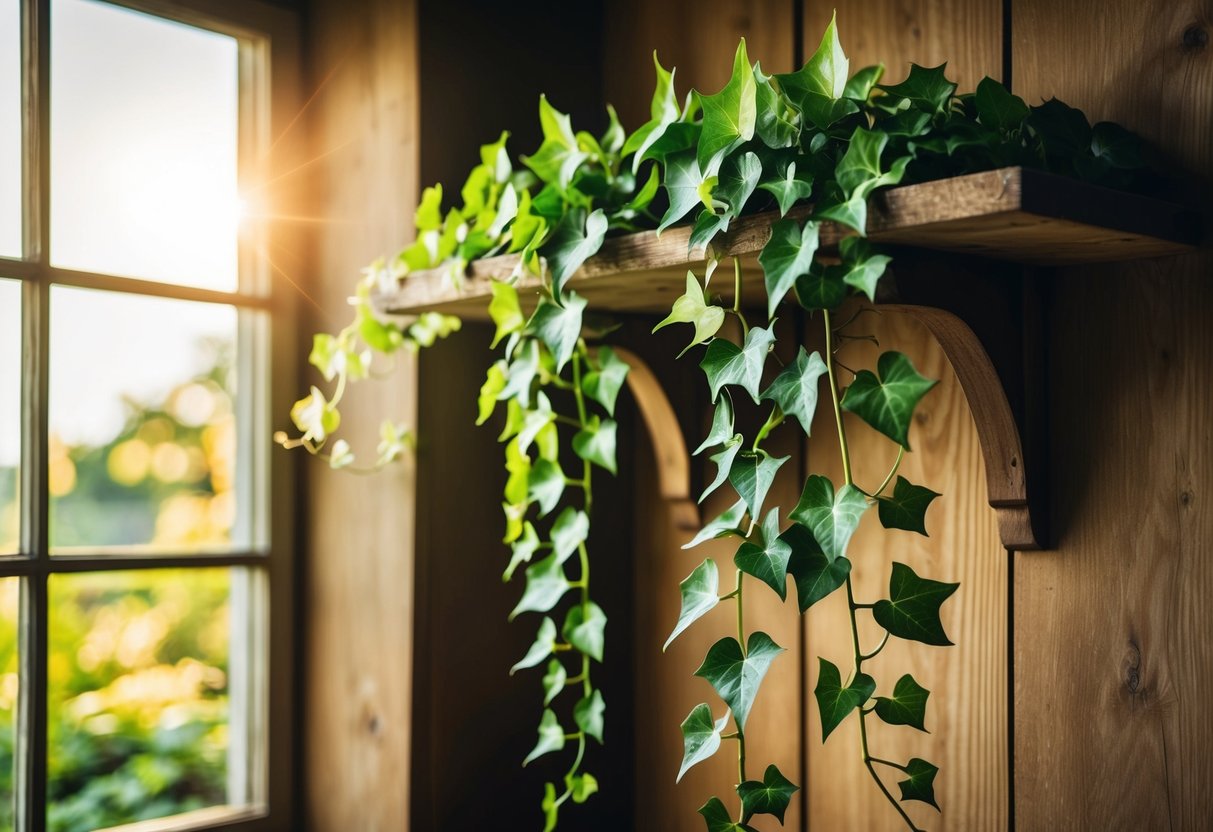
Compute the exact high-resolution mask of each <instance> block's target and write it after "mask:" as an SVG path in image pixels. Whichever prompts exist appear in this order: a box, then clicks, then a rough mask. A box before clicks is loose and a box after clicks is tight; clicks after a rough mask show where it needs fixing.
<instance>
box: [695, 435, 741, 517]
mask: <svg viewBox="0 0 1213 832" xmlns="http://www.w3.org/2000/svg"><path fill="white" fill-rule="evenodd" d="M744 439H745V437H743V436H742V435H741V434H740V433H738V434H736V435H735V436H733V438H732V439H729V440H728V441H726V442H725V443H724V446H723V447H722V448H721V449H720V452H719V453H715V454H712V456H710V457H708V458H709V459H710V460H712V462H714V463H716V478H715V479H714V480H712V481H711V482H710V483H709V484H708V487H707V488H705V489H704V490H703V493H702V494H700V495H699V502H700V503H702V502H703V501H704V500H706V499H707V497H708V495H709V494H711V493H712V492H713V491H715V490H716V489H717V488H719V487H720V486H721V485H723V484H724V481H725V480H727V479H728V478H729V472H730V471H731V470H732V469H733V460H735V459H736V458H737V454H738V452H739V451H740V450H741V445H742V442H743V440H744Z"/></svg>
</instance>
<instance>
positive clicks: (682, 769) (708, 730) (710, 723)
mask: <svg viewBox="0 0 1213 832" xmlns="http://www.w3.org/2000/svg"><path fill="white" fill-rule="evenodd" d="M728 722H729V712H728V711H725V714H724V716H722V717H721V718H720V719H718V720H713V719H712V709H711V708H710V707H708V706H707V704H700V705H696V706H695V707H694V708H692V709H691V712H690V713H689V714H687V718H686V719H684V720H683V721H682V725H681V726H680V727H681V728H682V765H681V766H679V768H678V776H677V777H676V778H674V782H675V783H678V782H681V781H682V775H684V774H686V773H687V769H689V768H690V767H691V766H693V765H695V764H696V763H702V762H703V761H704V760H706V759H707V758H708V757H711V756H712V755H713V754H715V753H716V751H717V750H718V749H719V748H720V732H721V731H723V730H724V726H725V725H727V724H728Z"/></svg>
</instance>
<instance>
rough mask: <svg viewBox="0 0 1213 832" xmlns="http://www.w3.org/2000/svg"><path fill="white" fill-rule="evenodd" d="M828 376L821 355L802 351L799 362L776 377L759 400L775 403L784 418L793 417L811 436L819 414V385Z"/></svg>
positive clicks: (801, 348)
mask: <svg viewBox="0 0 1213 832" xmlns="http://www.w3.org/2000/svg"><path fill="white" fill-rule="evenodd" d="M825 373H826V364H825V362H824V361H822V359H821V355H820V354H819V353H817V352H814V353H812V354H811V355H810V354H808V353H806V352H805V351H804V347H800V349H799V351H798V352H797V354H796V360H795V361H793V362H792V363H791V364H789V365H787V366H786V367H784V368H783V370H782V371H780V373H779V375H777V376H775V379H774V381H772V382H771V384H770V386H769V387H767V389H766V390H764V391H763V392H762V396H761V397H760V398H762V399H763V401H770V402H775V404H777V405H778V406H779V409H780V410H781V411H782V412H783V413H784V415H785V416H792V417H794V418H795V419H796V421H798V422H800V426H801V428H803V429H804V432H805V435H806V436H808V435H809V434H810V433H811V432H812V431H811V428H812V426H813V414H815V413H816V412H817V392H818V391H817V388H818V384H819V382H820V380H821V377H822V376H823V375H824V374H825Z"/></svg>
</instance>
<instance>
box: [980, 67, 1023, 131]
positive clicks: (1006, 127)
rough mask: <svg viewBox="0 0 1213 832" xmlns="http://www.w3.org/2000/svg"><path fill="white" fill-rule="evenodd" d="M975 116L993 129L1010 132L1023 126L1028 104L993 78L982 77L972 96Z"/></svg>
mask: <svg viewBox="0 0 1213 832" xmlns="http://www.w3.org/2000/svg"><path fill="white" fill-rule="evenodd" d="M973 103H974V105H975V106H976V107H977V117H978V118H980V119H981V123H982V124H984V125H986V126H987V127H993V128H994V129H995V130H1003V131H1005V132H1010V131H1012V130H1018V129H1019V128H1020V127H1022V126H1023V122H1024V119H1026V118H1027V117H1028V105H1027V104H1025V103H1023V99H1022V98H1020V97H1019V96H1018V95H1012V94H1011V93H1010V92H1009V91H1008V90H1007V88H1006V87H1004V86H1003V85H1002V84H1000V83H998V82H997V81H995V80H994V79H993V78H982V79H981V83H979V84H978V85H977V92H976V94H974V96H973Z"/></svg>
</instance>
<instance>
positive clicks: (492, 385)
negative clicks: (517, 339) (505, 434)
mask: <svg viewBox="0 0 1213 832" xmlns="http://www.w3.org/2000/svg"><path fill="white" fill-rule="evenodd" d="M508 366H509V365H508V364H506V363H505V362H504V361H501V360H498V361H494V362H493V364H492V366H490V367H489V370H488V373H486V374H485V379H484V384H482V385H481V386H480V396H479V397H478V398H477V399H476V405H477V414H476V424H477V425H483V424H484V423H485V422H487V421H488V420H489V417H490V416H492V415H493V411H494V410H495V409H496V407H497V401H498V399H497V397H498V395H500V393H501V391H502V390H504V389H505V371H506V368H507V367H508Z"/></svg>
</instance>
